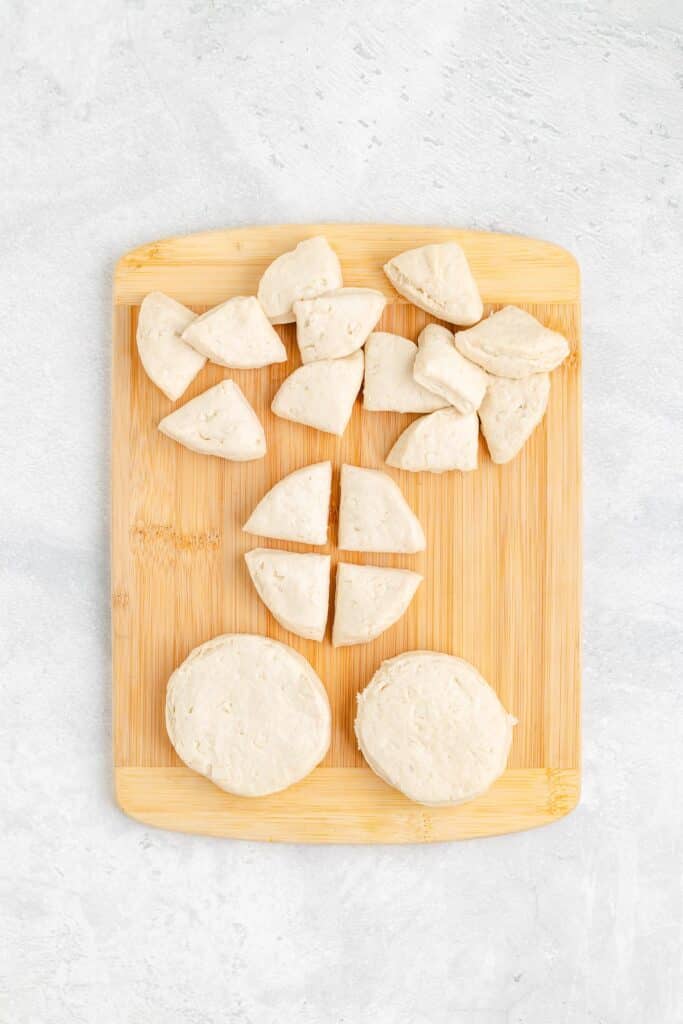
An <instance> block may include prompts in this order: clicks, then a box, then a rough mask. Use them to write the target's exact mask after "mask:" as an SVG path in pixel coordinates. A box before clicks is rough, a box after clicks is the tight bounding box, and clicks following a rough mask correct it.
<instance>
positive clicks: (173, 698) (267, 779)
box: [166, 633, 330, 796]
mask: <svg viewBox="0 0 683 1024" xmlns="http://www.w3.org/2000/svg"><path fill="white" fill-rule="evenodd" d="M166 730H167V732H168V735H169V739H170V740H171V743H172V744H173V746H174V748H175V750H176V753H177V754H178V756H179V757H180V759H181V760H182V761H184V762H185V764H186V765H188V767H190V768H192V769H194V771H196V772H199V774H200V775H205V776H206V777H207V778H209V779H211V781H212V782H214V783H215V784H216V785H217V786H220V788H221V789H225V790H227V791H228V792H229V793H235V794H237V795H238V796H265V795H266V794H268V793H277V792H278V791H279V790H281V789H286V788H287V787H288V786H291V785H292V784H293V783H295V782H298V781H299V779H303V778H304V776H305V775H308V773H309V772H310V771H312V770H313V768H315V766H316V765H317V764H318V763H319V762H320V761H321V760H322V758H323V757H324V756H325V753H326V752H327V748H328V747H329V744H330V704H329V700H328V697H327V693H326V692H325V687H324V686H323V684H322V682H321V681H320V679H319V678H318V676H317V675H316V673H315V672H314V671H313V669H312V668H311V666H310V665H309V663H308V662H307V661H306V659H305V658H303V657H302V656H301V655H300V654H298V653H297V652H296V651H295V650H293V649H292V648H291V647H288V646H287V645H286V644H282V643H279V642H278V641H277V640H271V639H269V638H267V637H263V636H253V635H251V634H244V633H242V634H239V633H236V634H228V635H225V636H218V637H215V638H214V639H213V640H209V641H207V643H205V644H202V645H201V646H200V647H196V648H195V649H194V650H193V651H192V652H191V653H190V654H189V656H188V657H187V658H186V659H185V661H184V662H183V663H182V665H180V666H179V667H178V668H177V669H176V670H175V672H174V673H173V675H172V676H171V678H170V679H169V682H168V688H167V692H166Z"/></svg>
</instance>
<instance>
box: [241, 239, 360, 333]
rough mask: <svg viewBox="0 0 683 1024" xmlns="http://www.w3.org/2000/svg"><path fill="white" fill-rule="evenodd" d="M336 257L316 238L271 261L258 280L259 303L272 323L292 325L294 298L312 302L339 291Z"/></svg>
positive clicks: (341, 282) (339, 276) (338, 267)
mask: <svg viewBox="0 0 683 1024" xmlns="http://www.w3.org/2000/svg"><path fill="white" fill-rule="evenodd" d="M342 284H343V281H342V271H341V264H340V262H339V258H338V256H337V254H336V253H335V251H334V250H333V249H332V247H331V245H330V244H329V242H328V241H327V239H326V238H323V237H322V235H317V236H316V237H315V238H306V239H304V241H303V242H299V244H298V245H297V246H296V248H295V249H292V250H291V251H290V252H284V253H282V255H281V256H278V257H277V259H275V260H273V262H272V263H271V264H270V266H269V267H268V268H267V270H266V271H265V273H264V275H263V277H262V278H261V280H260V281H259V286H258V292H257V296H258V300H259V302H260V303H261V305H262V307H263V310H264V312H265V314H266V316H267V317H268V319H269V320H270V321H271V323H274V324H291V323H293V322H294V319H295V316H294V311H293V309H292V306H293V305H294V303H295V302H296V301H297V299H312V298H314V297H315V296H316V295H322V294H323V292H329V291H332V290H333V289H336V288H341V287H342Z"/></svg>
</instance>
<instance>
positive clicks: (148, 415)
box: [112, 224, 581, 843]
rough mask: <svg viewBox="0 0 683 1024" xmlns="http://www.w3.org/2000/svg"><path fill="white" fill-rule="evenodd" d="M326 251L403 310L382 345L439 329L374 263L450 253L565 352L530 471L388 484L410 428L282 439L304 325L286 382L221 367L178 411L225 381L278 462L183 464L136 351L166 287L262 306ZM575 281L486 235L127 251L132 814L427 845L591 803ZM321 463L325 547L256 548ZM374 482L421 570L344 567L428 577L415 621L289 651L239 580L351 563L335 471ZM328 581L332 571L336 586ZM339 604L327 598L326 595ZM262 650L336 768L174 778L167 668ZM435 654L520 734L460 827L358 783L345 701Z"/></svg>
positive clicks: (126, 636) (265, 236)
mask: <svg viewBox="0 0 683 1024" xmlns="http://www.w3.org/2000/svg"><path fill="white" fill-rule="evenodd" d="M316 234H324V235H325V236H326V237H327V238H328V239H329V241H330V243H331V245H332V246H333V247H334V249H335V250H336V251H337V253H338V254H339V257H340V259H341V262H342V268H343V273H344V284H345V285H356V286H366V287H370V288H377V289H379V290H381V291H383V292H384V293H385V294H386V295H387V296H388V297H389V298H390V302H389V304H388V305H387V308H386V311H385V313H384V316H383V318H382V321H381V323H380V325H379V328H378V329H379V330H387V331H393V332H395V333H398V334H403V335H406V336H407V337H409V338H411V339H413V340H415V339H416V338H417V335H418V333H419V331H420V330H421V329H422V327H423V326H424V324H425V323H427V322H428V321H429V320H430V319H432V318H431V317H429V316H428V315H427V314H425V313H423V312H422V311H421V310H418V309H416V308H415V307H414V306H411V305H409V304H408V303H407V302H405V300H403V299H401V298H399V297H398V296H397V295H396V293H395V292H394V291H393V289H392V288H391V286H390V284H389V283H388V281H387V279H386V278H385V277H384V274H383V273H382V265H383V264H384V263H385V262H386V261H387V260H388V259H389V258H390V257H391V256H393V255H395V254H396V253H399V252H401V251H402V250H404V249H408V248H412V247H415V246H418V245H423V244H425V243H428V242H439V241H445V240H447V239H456V240H457V241H458V242H460V244H461V245H462V246H463V248H464V249H465V251H466V253H467V256H468V258H469V261H470V264H471V266H472V270H473V272H474V275H475V277H476V279H477V282H478V284H479V287H480V290H481V293H482V297H483V299H484V302H485V304H486V310H485V314H486V313H488V312H490V311H491V310H493V309H497V308H499V307H500V306H502V305H505V304H506V303H514V304H516V305H519V306H522V307H523V308H525V309H527V310H529V312H531V313H532V314H533V315H534V316H537V317H538V318H539V319H540V320H541V321H542V322H543V323H545V324H547V325H548V326H549V327H552V328H554V329H556V330H559V331H561V332H562V333H563V334H564V335H566V337H567V338H568V339H569V341H570V344H571V349H572V351H571V355H570V357H569V359H568V360H567V361H566V363H565V364H564V365H563V366H562V367H561V368H560V369H558V370H556V371H555V372H554V373H553V374H552V388H551V396H550V403H549V408H548V413H547V415H546V417H545V419H544V420H543V422H542V424H541V425H540V426H539V427H538V429H537V430H536V431H535V433H534V434H533V436H532V438H531V440H530V441H529V442H528V443H527V445H526V446H525V448H524V449H523V451H522V452H521V454H520V455H518V456H517V458H516V459H514V460H513V461H512V462H511V463H509V464H508V465H506V466H494V465H493V463H492V462H491V460H490V459H489V457H488V454H487V452H486V448H485V445H484V443H483V441H482V442H480V466H479V469H478V470H477V471H476V472H474V473H457V472H454V473H447V474H444V475H442V476H435V475H431V474H417V475H415V474H410V473H404V472H400V471H397V470H393V469H389V468H388V467H386V466H385V465H384V462H383V460H384V456H385V454H386V453H387V452H388V450H389V448H390V447H391V445H392V444H393V442H394V441H395V439H396V438H397V437H398V435H399V434H400V432H401V431H402V430H403V429H404V428H405V426H406V425H407V424H408V423H409V422H410V421H411V420H412V419H414V418H415V417H413V416H404V415H398V414H391V413H369V412H368V413H366V412H363V410H362V408H361V404H360V402H357V403H356V407H355V410H354V413H353V417H352V420H351V423H350V424H349V426H348V428H347V430H346V433H345V435H344V437H342V438H336V437H333V436H331V435H329V434H323V433H321V432H318V431H315V430H311V429H309V428H307V427H304V426H301V425H299V424H295V423H289V422H287V421H285V420H281V419H278V418H277V417H275V416H273V415H272V413H271V412H270V402H271V400H272V397H273V395H274V394H275V391H276V389H277V388H278V386H279V385H280V383H281V382H282V380H283V379H284V377H285V376H286V375H287V374H288V373H290V372H291V371H292V369H293V368H294V367H295V366H297V365H299V362H300V360H299V357H298V351H297V347H296V340H295V329H294V326H293V325H292V326H290V325H288V326H286V327H280V328H278V330H279V331H280V332H281V335H282V337H283V339H284V341H285V344H286V345H287V347H288V350H289V354H290V360H289V362H288V364H286V365H284V364H281V365H277V366H272V367H267V368H266V369H263V370H249V371H231V370H226V369H224V368H222V367H218V366H214V365H212V364H207V366H206V367H205V368H204V370H202V372H201V373H200V374H199V375H198V377H197V378H196V379H195V381H194V382H193V384H192V385H191V386H190V388H189V389H188V391H187V392H186V393H185V395H184V396H183V398H182V399H181V400H180V403H178V404H182V403H184V402H185V401H188V400H189V399H191V398H194V397H195V395H197V394H199V393H200V392H202V391H204V390H205V389H206V388H208V387H210V386H211V385H213V384H216V383H217V382H218V381H219V380H221V379H223V378H227V377H232V378H233V379H234V380H235V381H236V382H237V383H238V384H239V386H240V387H241V388H242V390H243V391H244V393H245V395H246V396H247V398H248V399H249V401H250V402H251V403H252V405H253V406H254V408H255V410H256V412H257V414H258V415H259V417H260V418H261V420H262V422H263V424H264V427H265V431H266V437H267V441H268V454H267V455H266V457H265V459H262V460H260V461H258V462H251V463H242V464H240V463H230V462H225V461H224V460H221V459H217V458H211V457H207V456H202V455H198V454H195V453H193V452H190V451H188V450H187V449H185V448H182V447H181V446H180V445H177V444H175V443H174V442H172V441H171V440H169V439H168V438H166V437H164V436H162V435H161V434H160V433H159V432H158V431H157V429H156V426H157V423H158V422H159V420H161V419H162V417H163V416H165V415H166V414H167V413H168V412H169V411H170V410H171V409H172V408H173V407H174V406H173V404H172V403H171V402H169V401H168V399H166V398H165V397H164V395H163V394H162V393H161V391H159V390H158V389H157V388H156V387H155V386H154V385H153V384H152V383H151V381H149V380H148V378H147V377H146V375H145V373H144V371H143V369H142V366H141V363H140V360H139V358H138V355H137V351H136V346H135V331H136V325H137V316H138V309H139V305H140V302H141V301H142V299H143V297H144V296H145V295H146V294H147V292H149V291H152V290H154V289H159V290H160V291H163V292H167V293H168V294H169V295H172V296H173V297H174V298H176V299H178V300H179V301H180V302H183V303H185V304H187V305H190V306H192V308H193V309H195V310H196V311H197V312H202V311H204V310H205V309H207V308H208V307H210V306H213V305H215V304H217V303H218V302H220V301H222V300H224V299H227V298H229V297H230V296H232V295H248V294H253V293H254V292H255V291H256V287H257V283H258V280H259V278H260V277H261V274H262V273H263V271H264V269H265V268H266V266H267V265H268V264H269V263H270V262H271V260H273V259H274V257H275V256H278V255H279V254H280V253H282V252H285V251H286V250H288V249H291V248H293V246H294V245H295V244H296V243H297V242H298V241H300V240H301V239H302V238H306V237H310V236H312V235H316ZM579 298H580V296H579V271H578V267H577V265H576V262H575V261H574V259H573V258H572V256H571V255H570V254H569V253H567V252H566V251H565V250H563V249H560V248H559V247H557V246H555V245H550V244H548V243H546V242H539V241H535V240H532V239H528V238H518V237H513V236H510V235H501V234H493V233H488V232H475V231H460V230H455V229H444V228H420V227H397V226H393V225H340V224H323V225H283V226H278V227H257V228H245V229H236V230H226V231H213V232H207V233H203V234H195V235H189V236H187V237H182V238H171V239H166V240H164V241H160V242H155V243H153V244H151V245H145V246H142V247H141V248H139V249H136V250H134V251H132V252H130V253H128V254H127V255H126V256H124V257H123V259H122V260H121V261H120V262H119V264H118V265H117V268H116V274H115V282H114V335H113V348H114V351H113V468H112V473H113V510H112V608H113V659H114V764H115V779H116V794H117V799H118V802H119V804H120V806H121V808H122V809H123V810H124V811H125V812H126V813H127V814H129V815H131V816H132V817H134V818H137V819H139V820H141V821H144V822H147V823H149V824H152V825H157V826H161V827H164V828H173V829H180V830H183V831H190V832H203V833H209V834H213V835H221V836H234V837H242V838H248V839H265V840H292V841H304V842H366V843H380V842H427V841H431V840H442V839H461V838H467V837H472V836H485V835H493V834H496V833H501V832H511V831H515V830H517V829H525V828H532V827H534V826H537V825H543V824H546V823H547V822H550V821H553V820H554V819H556V818H560V817H562V816H563V815H565V814H567V813H568V812H569V811H570V810H571V809H572V808H573V807H574V806H575V805H576V803H577V801H578V798H579V785H580V767H579V765H580V674H579V656H580V636H579V630H580V572H581V548H580V543H581V542H580V515H581V462H580V452H581V437H580V434H581V426H580V415H581V400H580V341H579V337H580V302H579ZM324 459H331V460H332V461H333V465H334V468H335V481H334V489H333V502H332V504H333V509H332V524H331V529H330V540H331V543H329V544H328V546H327V548H325V549H322V548H317V549H307V548H306V546H305V545H300V544H287V543H283V542H280V541H269V540H264V539H262V538H255V537H249V536H247V535H246V534H243V533H242V532H241V529H240V527H241V524H242V523H243V522H244V521H245V520H246V518H247V516H248V514H249V513H250V512H251V510H252V508H253V507H254V505H255V504H256V502H257V501H258V500H259V499H260V498H261V497H262V495H263V494H264V493H265V492H266V491H267V490H268V488H269V487H271V486H272V485H273V484H274V483H275V482H276V481H277V480H279V479H280V478H281V477H282V476H284V475H285V474H286V473H289V472H290V471H291V470H293V469H296V468H297V467H299V466H303V465H306V464H308V463H311V462H319V461H322V460H324ZM342 462H351V463H354V464H356V465H363V466H370V467H375V468H381V469H384V470H385V471H388V472H389V473H390V474H391V476H392V477H393V478H394V479H396V480H397V482H398V483H399V485H400V487H401V489H402V490H403V493H404V494H405V495H406V498H407V499H408V501H409V503H410V504H411V506H412V507H413V509H414V510H415V512H416V513H417V515H418V516H419V518H420V520H421V522H422V524H423V526H424V528H425V533H426V535H427V551H426V552H424V553H423V554H420V555H412V556H409V555H367V556H365V555H360V554H351V553H348V552H345V553H344V554H343V555H342V556H341V557H342V559H343V560H346V561H357V562H366V563H368V564H378V565H392V566H397V567H404V568H411V569H415V570H417V571H418V572H421V573H422V574H423V576H424V582H423V583H422V585H421V587H420V588H419V590H418V592H417V595H416V597H415V599H414V600H413V603H412V605H411V607H410V609H409V610H408V612H407V614H406V615H405V616H404V617H403V619H402V620H401V621H400V622H398V623H397V624H396V625H395V626H393V627H392V628H391V629H389V630H388V631H387V632H386V633H384V634H383V635H382V636H381V637H379V638H378V639H377V640H375V641H374V642H373V643H370V644H366V645H362V646H356V647H347V648H341V649H339V650H335V649H334V648H333V647H332V645H331V643H330V639H329V634H330V628H329V627H330V625H331V620H332V615H330V623H329V624H328V635H327V637H326V639H325V642H324V643H323V644H317V643H314V642H312V641H306V640H303V639H301V638H299V637H297V636H294V635H293V634H290V633H288V632H287V631H286V630H284V629H283V628H282V627H281V626H279V625H278V623H277V622H275V620H274V619H273V617H272V616H271V615H270V613H269V612H268V611H267V610H266V609H265V607H264V606H263V605H262V604H261V603H260V602H259V600H258V598H257V596H256V593H255V591H254V590H253V588H252V586H251V583H250V580H249V578H248V575H247V571H246V567H245V565H244V559H243V554H244V552H245V551H247V550H249V549H250V548H252V547H255V546H258V545H261V546H273V547H287V548H290V549H292V550H299V551H304V550H319V551H320V550H326V551H328V552H329V553H330V554H331V555H332V557H333V564H334V562H335V561H336V560H337V557H338V552H337V549H336V546H335V544H336V510H337V503H338V497H339V495H338V486H339V481H338V470H339V467H340V466H341V463H342ZM333 578H334V569H333ZM332 594H334V585H333V587H332ZM232 632H254V633H262V634H265V635H267V636H271V637H274V638H276V639H278V640H282V641H284V642H285V643H288V644H290V645H291V646H292V647H294V648H295V649H296V650H298V651H300V652H301V654H303V655H304V656H305V657H306V658H307V659H308V660H309V661H310V662H311V664H312V665H313V667H314V668H315V670H316V671H317V672H318V674H319V675H320V677H321V678H322V679H323V681H324V682H325V684H326V686H327V690H328V693H329V696H330V700H331V704H332V712H333V734H332V744H331V747H330V750H329V753H328V755H327V757H326V759H325V761H324V762H323V764H322V765H321V766H320V767H319V768H318V769H316V771H314V772H313V774H312V775H310V776H309V777H308V778H307V779H305V780H304V781H303V782H301V783H299V784H298V785H296V786H293V787H292V788H291V789H289V790H287V791H285V792H284V793H280V794H277V795H275V796H271V797H265V798H260V799H245V798H239V797H233V796H230V795H229V794H227V793H223V792H222V791H221V790H219V789H217V788H216V787H215V786H213V785H212V784H211V783H210V782H208V781H207V780H206V779H204V778H202V777H200V776H198V775H196V774H195V773H193V772H192V771H190V770H189V769H187V768H185V767H183V766H182V765H181V763H180V762H179V760H178V758H177V757H176V755H175V753H174V751H173V749H172V747H171V745H170V743H169V741H168V739H167V737H166V732H165V728H164V713H163V711H164V696H165V687H166V682H167V680H168V677H169V676H170V674H171V672H172V671H173V669H174V668H175V667H176V666H177V665H178V664H179V663H180V662H181V661H182V660H183V659H184V658H185V657H186V656H187V654H188V653H189V652H190V650H191V649H192V648H193V647H195V646H196V645H197V644H200V643H202V642H203V641H205V640H208V639H209V638H210V637H213V636H215V635H217V634H220V633H232ZM416 648H429V649H434V650H437V651H445V652H448V653H450V654H456V655H460V656H462V657H464V658H466V659H467V660H468V661H471V662H472V663H473V664H474V665H475V666H476V667H477V668H478V669H479V670H480V671H481V672H482V673H483V675H484V676H485V677H486V679H488V680H489V681H490V682H491V684H492V685H493V686H494V688H495V689H496V690H497V692H498V694H499V696H500V698H501V700H502V702H503V704H504V705H505V707H506V708H507V709H508V710H509V711H511V712H512V713H513V714H514V715H515V716H516V717H517V718H518V719H519V724H518V726H517V728H516V729H515V737H514V743H513V747H512V752H511V756H510V761H509V765H508V769H507V771H506V772H505V774H504V776H503V777H502V778H501V779H500V780H499V781H498V782H497V783H496V784H495V785H494V786H493V787H492V789H491V790H490V791H489V792H488V793H487V794H486V795H485V796H483V797H481V798H479V799H478V800H475V801H473V802H471V803H469V804H464V805H462V806H460V807H455V808H427V807H422V806H420V805H418V804H414V803H411V802H410V801H409V800H407V799H406V798H405V797H403V796H402V795H401V794H400V793H398V792H397V791H395V790H393V789H391V788H390V787H389V786H387V785H385V784H384V783H383V782H382V781H380V779H378V778H377V777H376V776H375V775H374V774H373V773H372V772H371V771H370V770H369V769H368V768H367V767H366V766H365V764H364V762H363V759H362V757H361V755H360V754H359V752H358V751H357V749H356V744H355V742H354V737H353V727H352V723H353V717H354V711H355V695H356V693H357V692H358V691H359V690H360V689H362V688H363V687H364V686H365V684H366V683H367V682H368V681H369V680H370V678H371V676H372V674H373V673H374V671H375V670H376V668H377V667H378V665H379V664H380V662H381V661H383V660H384V659H385V658H389V657H393V656H394V655H396V654H399V653H400V652H402V651H405V650H412V649H416Z"/></svg>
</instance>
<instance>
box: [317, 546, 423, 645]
mask: <svg viewBox="0 0 683 1024" xmlns="http://www.w3.org/2000/svg"><path fill="white" fill-rule="evenodd" d="M421 582H422V577H421V576H420V574H419V573H418V572H410V570H409V569H386V568H383V567H380V566H378V565H350V564H349V563H347V562H340V563H339V565H338V566H337V589H336V597H335V602H334V626H333V628H332V643H333V644H334V646H335V647H347V646H349V645H350V644H367V643H368V642H369V641H370V640H374V639H375V637H376V636H379V635H380V633H383V632H384V631H385V630H386V629H389V626H393V624H394V623H395V622H398V620H399V619H400V618H401V616H402V615H403V613H404V612H405V610H406V608H407V607H408V605H409V604H410V602H411V601H412V599H413V596H414V594H415V591H416V590H417V588H418V587H419V585H420V583H421Z"/></svg>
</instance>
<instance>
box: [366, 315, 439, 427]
mask: <svg viewBox="0 0 683 1024" xmlns="http://www.w3.org/2000/svg"><path fill="white" fill-rule="evenodd" d="M416 355H417V345H416V344H415V343H414V342H412V341H409V339H408V338H403V337H401V335H400V334H389V333H388V332H386V331H377V332H376V333H374V334H371V335H370V337H369V338H368V340H367V342H366V344H365V383H364V385H363V408H364V409H367V410H368V411H369V412H434V410H435V409H443V408H444V406H446V405H448V402H447V401H446V400H445V399H444V398H440V397H439V396H438V395H435V394H434V393H433V392H432V391H427V389H426V388H423V387H422V386H421V385H420V384H418V383H417V381H416V380H415V377H414V376H413V371H414V368H415V357H416Z"/></svg>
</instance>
